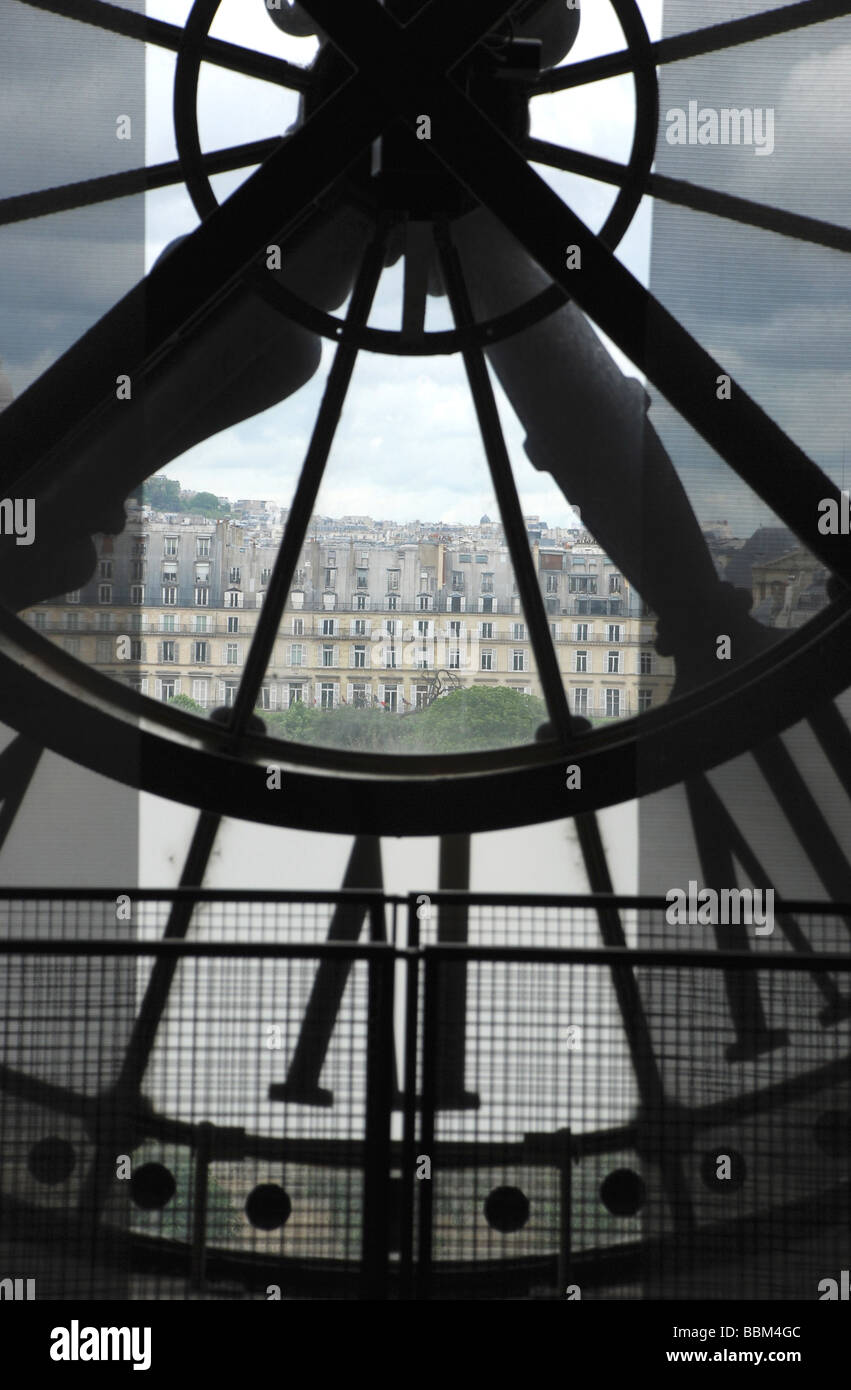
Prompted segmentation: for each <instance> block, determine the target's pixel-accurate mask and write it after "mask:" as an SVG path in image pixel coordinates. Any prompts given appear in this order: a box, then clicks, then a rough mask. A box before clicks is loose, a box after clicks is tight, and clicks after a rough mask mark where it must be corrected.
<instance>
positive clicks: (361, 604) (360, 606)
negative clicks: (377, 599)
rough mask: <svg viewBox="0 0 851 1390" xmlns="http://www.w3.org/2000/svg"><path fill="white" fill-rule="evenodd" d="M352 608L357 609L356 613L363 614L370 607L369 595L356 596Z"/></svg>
mask: <svg viewBox="0 0 851 1390" xmlns="http://www.w3.org/2000/svg"><path fill="white" fill-rule="evenodd" d="M352 607H353V608H354V609H355V611H356V612H358V613H363V612H364V611H365V610H366V609H367V608H368V607H369V595H368V594H355V597H354V603H353V604H352Z"/></svg>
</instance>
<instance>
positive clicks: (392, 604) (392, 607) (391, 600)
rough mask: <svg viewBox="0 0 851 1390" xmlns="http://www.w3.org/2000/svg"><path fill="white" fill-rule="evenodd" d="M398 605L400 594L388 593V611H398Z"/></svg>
mask: <svg viewBox="0 0 851 1390" xmlns="http://www.w3.org/2000/svg"><path fill="white" fill-rule="evenodd" d="M398 607H399V595H398V594H388V595H387V608H388V611H389V612H391V613H395V612H396V611H397V609H398Z"/></svg>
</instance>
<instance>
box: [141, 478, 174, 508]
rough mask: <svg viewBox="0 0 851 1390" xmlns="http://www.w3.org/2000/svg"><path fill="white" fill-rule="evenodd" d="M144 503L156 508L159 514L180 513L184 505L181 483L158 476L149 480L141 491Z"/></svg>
mask: <svg viewBox="0 0 851 1390" xmlns="http://www.w3.org/2000/svg"><path fill="white" fill-rule="evenodd" d="M141 491H142V498H143V501H145V502H147V503H148V505H149V506H151V507H153V508H154V511H157V512H180V511H182V510H183V504H182V502H181V500H180V483H179V482H178V481H177V479H176V478H164V477H160V476H159V475H156V476H155V477H153V478H148V480H147V482H146V483H145V484H144V486H143V487H142V489H141Z"/></svg>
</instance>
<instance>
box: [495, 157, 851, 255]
mask: <svg viewBox="0 0 851 1390" xmlns="http://www.w3.org/2000/svg"><path fill="white" fill-rule="evenodd" d="M522 149H523V153H524V154H525V155H526V157H527V158H528V159H531V160H532V162H533V163H534V164H547V165H549V166H550V167H551V168H553V169H564V170H565V171H566V172H567V173H571V174H581V175H583V177H585V178H590V179H598V180H600V181H602V182H603V183H610V184H616V185H618V186H619V187H620V186H623V184H624V183H625V182H626V179H627V177H628V175H629V170H628V168H627V166H626V165H625V164H618V163H617V162H616V161H615V160H613V159H602V158H601V157H600V156H599V155H594V154H586V153H585V152H584V151H582V150H573V149H567V148H565V147H563V146H561V145H554V144H551V143H550V142H549V141H548V140H535V139H532V138H531V137H530V138H529V139H527V140H525V141H524V142H523V146H522ZM646 188H647V193H648V195H649V196H650V197H653V198H660V199H661V200H662V201H663V202H666V203H674V204H676V205H677V206H679V207H686V208H692V209H693V210H694V211H695V212H707V213H711V214H712V215H713V216H714V217H726V218H729V219H730V220H731V221H734V222H741V223H742V224H743V225H745V226H750V227H760V228H762V229H763V230H764V231H767V232H776V233H777V234H778V236H788V237H795V238H796V239H797V240H798V241H809V242H812V243H813V244H814V245H816V246H827V247H830V248H831V249H832V250H835V251H851V229H849V228H848V227H840V226H838V225H837V224H836V223H834V222H823V221H822V220H821V219H819V218H817V217H803V216H801V214H800V213H796V212H787V211H786V210H785V209H784V208H775V207H771V206H769V205H768V204H767V203H755V202H753V201H752V200H751V199H750V198H737V197H734V196H733V195H732V194H730V193H720V192H719V191H718V190H717V189H714V188H701V187H700V186H699V185H698V184H694V183H688V182H687V181H686V180H685V179H672V178H668V177H667V176H666V175H663V174H648V176H647V180H646Z"/></svg>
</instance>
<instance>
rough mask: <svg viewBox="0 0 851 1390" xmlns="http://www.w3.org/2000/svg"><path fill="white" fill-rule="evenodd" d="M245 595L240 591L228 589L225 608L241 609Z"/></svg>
mask: <svg viewBox="0 0 851 1390" xmlns="http://www.w3.org/2000/svg"><path fill="white" fill-rule="evenodd" d="M242 599H243V595H242V593H241V592H240V590H239V589H227V590H226V591H225V607H226V608H241V607H242Z"/></svg>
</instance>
